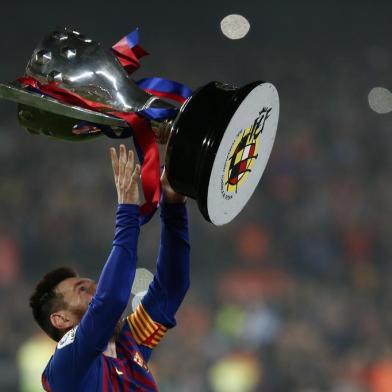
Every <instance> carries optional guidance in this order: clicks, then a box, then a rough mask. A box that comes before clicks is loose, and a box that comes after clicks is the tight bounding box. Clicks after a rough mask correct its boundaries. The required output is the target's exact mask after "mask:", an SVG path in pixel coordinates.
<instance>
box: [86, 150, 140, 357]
mask: <svg viewBox="0 0 392 392" xmlns="http://www.w3.org/2000/svg"><path fill="white" fill-rule="evenodd" d="M110 153H111V159H112V167H113V174H114V180H115V184H116V189H117V196H118V208H117V219H116V233H115V237H114V241H113V248H112V251H111V253H110V256H109V258H108V260H107V262H106V264H105V266H104V268H103V270H102V273H101V277H100V279H99V282H98V286H97V291H96V294H95V296H94V298H93V300H92V301H91V304H90V306H89V309H88V311H87V312H86V314H85V316H84V317H83V319H82V322H81V325H80V328H81V329H82V332H83V333H85V335H86V336H85V338H86V340H88V341H89V343H90V344H92V345H93V347H94V348H96V349H97V350H100V351H104V350H105V348H106V346H107V344H108V341H109V339H110V338H111V336H112V335H113V332H114V329H115V327H116V324H117V322H118V321H119V319H120V317H121V315H122V313H123V312H124V310H125V308H126V306H127V304H128V300H129V296H130V293H131V287H132V283H133V280H134V278H135V271H136V263H137V241H138V237H139V189H138V180H139V178H140V166H139V165H136V166H135V169H134V154H133V151H131V150H130V151H129V152H128V159H127V156H126V149H125V146H124V145H121V146H120V154H119V158H118V157H117V153H116V150H115V149H114V148H111V149H110ZM97 326H98V328H97Z"/></svg>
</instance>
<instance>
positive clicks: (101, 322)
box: [47, 204, 140, 390]
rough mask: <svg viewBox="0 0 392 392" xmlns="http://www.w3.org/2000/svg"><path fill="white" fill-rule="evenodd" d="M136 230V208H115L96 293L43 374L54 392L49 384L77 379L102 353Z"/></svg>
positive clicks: (133, 253) (123, 293)
mask: <svg viewBox="0 0 392 392" xmlns="http://www.w3.org/2000/svg"><path fill="white" fill-rule="evenodd" d="M139 230H140V229H139V207H138V206H136V205H125V204H122V205H119V206H118V209H117V216H116V233H115V237H114V241H113V248H112V251H111V253H110V255H109V258H108V260H107V262H106V264H105V266H104V268H103V270H102V273H101V276H100V279H99V282H98V285H97V291H96V294H95V296H94V297H93V299H92V301H91V303H90V305H89V307H88V310H87V311H86V313H85V314H84V316H83V318H82V320H81V322H80V324H79V325H78V326H77V327H75V328H73V329H72V330H71V331H69V332H68V333H67V334H65V335H64V337H63V338H62V339H61V341H60V342H59V343H58V345H57V349H56V352H55V354H54V355H53V357H52V360H51V362H50V366H49V368H48V372H47V375H48V381H49V383H50V385H51V387H52V388H53V389H54V390H56V389H55V388H54V385H52V384H53V383H54V384H56V383H60V384H59V385H63V384H61V383H62V382H65V383H68V382H71V380H73V379H78V378H81V377H82V376H83V374H84V373H85V372H86V371H87V370H88V369H89V367H90V366H91V363H92V361H93V360H94V359H96V358H97V356H98V355H99V354H101V353H102V352H103V351H105V349H106V347H107V344H108V342H109V340H110V338H111V337H112V335H113V333H114V330H115V327H116V325H117V322H118V321H119V320H120V318H121V315H122V313H123V311H124V310H125V308H126V306H127V303H128V300H129V297H130V293H131V287H132V283H133V280H134V277H135V270H136V263H137V241H138V236H139ZM61 390H62V389H61Z"/></svg>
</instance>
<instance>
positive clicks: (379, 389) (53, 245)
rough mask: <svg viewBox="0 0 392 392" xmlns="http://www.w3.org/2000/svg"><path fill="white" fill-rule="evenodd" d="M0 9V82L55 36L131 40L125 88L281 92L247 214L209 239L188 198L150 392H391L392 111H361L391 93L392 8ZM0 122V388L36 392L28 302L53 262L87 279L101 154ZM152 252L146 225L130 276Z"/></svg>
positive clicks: (105, 166)
mask: <svg viewBox="0 0 392 392" xmlns="http://www.w3.org/2000/svg"><path fill="white" fill-rule="evenodd" d="M1 11H2V12H1V24H0V37H1V38H0V53H1V54H2V56H1V65H0V79H1V80H2V81H10V80H13V79H15V78H17V77H18V76H21V75H23V73H24V67H25V65H26V63H27V61H28V59H29V58H30V56H31V53H32V51H33V49H34V47H35V45H36V43H37V42H39V41H40V39H41V38H42V36H43V35H44V34H46V33H47V32H48V31H49V30H52V29H53V28H55V27H56V26H70V27H73V28H75V29H77V30H80V31H81V32H83V33H85V34H86V35H89V36H91V37H93V38H94V39H96V40H98V41H101V42H102V44H103V45H104V46H106V47H110V46H111V45H112V44H114V43H115V42H117V41H118V40H119V39H120V38H121V37H122V36H124V35H125V34H127V33H128V32H130V31H132V30H133V29H134V28H135V27H139V28H140V35H141V44H142V45H143V46H144V47H145V48H146V49H147V50H148V51H149V52H150V53H151V55H150V56H148V57H146V58H144V59H142V66H141V68H140V69H139V70H138V71H137V72H136V73H135V74H134V77H135V78H136V79H138V78H142V77H145V76H162V77H166V78H169V79H174V80H178V81H180V82H183V83H185V84H187V85H189V86H190V87H191V88H193V89H194V88H197V87H199V86H201V85H203V84H205V83H207V82H209V81H211V80H221V81H228V82H232V83H235V84H238V85H242V84H245V83H247V82H250V81H253V80H258V79H263V80H267V81H270V82H272V83H273V84H274V85H275V86H276V87H277V89H278V91H279V94H280V99H281V118H280V123H279V127H278V134H277V139H276V142H275V146H274V149H273V154H272V157H271V160H270V162H269V163H268V166H267V169H266V172H265V174H264V176H263V178H262V181H261V183H260V185H259V187H258V189H257V190H256V192H255V194H254V195H253V197H252V199H251V200H250V202H249V204H248V205H247V206H246V208H245V210H244V211H243V212H242V213H241V215H240V216H239V217H238V218H237V219H236V220H235V221H233V222H232V223H230V224H229V225H227V226H224V227H220V228H218V227H213V226H212V225H210V224H208V223H207V222H205V221H204V220H203V219H202V217H201V215H200V214H199V212H198V210H197V206H196V204H195V203H194V202H193V201H190V202H189V203H188V205H189V215H190V225H191V239H192V286H191V290H190V292H189V294H188V297H187V299H186V301H185V303H184V305H183V307H182V308H181V311H180V312H179V315H178V327H177V328H176V330H174V331H172V332H170V333H169V335H168V336H167V337H166V338H165V339H164V341H163V342H162V343H161V347H160V348H159V349H158V350H157V352H156V353H155V355H154V357H153V364H152V368H153V371H154V373H155V374H156V376H157V380H158V384H159V386H160V390H161V391H164V392H166V391H167V392H177V391H181V392H182V391H184V392H193V391H195V392H198V391H213V392H215V391H217V392H221V391H222V392H223V391H225V392H247V391H249V392H251V391H263V392H264V391H268V392H269V391H271V392H276V391H277V392H280V391H282V392H283V391H285V392H287V391H295V392H297V391H303V392H305V391H307V392H309V391H330V392H367V391H372V392H373V391H374V392H387V391H388V392H390V391H392V341H391V336H392V335H391V328H392V316H391V310H390V304H391V299H392V294H391V290H392V284H391V279H390V275H391V270H392V268H391V263H390V258H391V254H392V246H391V241H390V239H391V232H392V231H391V230H392V228H391V216H392V214H391V212H392V211H391V197H392V187H391V181H390V180H391V143H392V137H391V132H392V129H391V124H392V113H389V114H386V115H378V114H376V113H374V112H373V111H372V110H371V109H370V107H369V104H368V100H367V97H368V93H369V91H370V90H371V89H372V88H373V87H376V86H383V87H385V88H390V89H392V49H391V47H392V38H391V37H392V24H391V22H390V21H391V16H392V3H391V2H388V1H340V2H339V1H325V2H321V1H309V2H293V1H289V0H287V1H282V0H277V1H271V2H267V1H264V2H262V1H241V2H238V1H232V0H230V1H215V2H207V1H197V2H196V1H195V2H185V1H170V2H161V1H160V2H158V1H149V2H147V1H139V2H136V1H133V2H132V1H112V2H108V1H105V2H104V1H83V2H81V1H78V2H76V1H67V2H53V1H36V2H32V1H31V2H30V1H29V2H28V1H15V2H3V3H2V7H1ZM232 13H236V14H241V15H243V16H245V17H246V18H247V19H248V20H249V22H250V25H251V29H250V32H249V34H248V35H247V36H246V37H245V38H244V39H241V40H237V41H232V40H229V39H227V38H226V37H225V36H224V35H223V34H222V33H221V31H220V27H219V23H220V21H221V19H222V18H223V17H224V16H226V15H228V14H232ZM0 114H1V116H0V132H1V134H0V311H1V313H0V314H1V317H0V390H1V391H17V390H23V391H33V390H34V391H35V390H37V389H33V388H34V387H33V380H38V379H39V373H40V371H41V369H42V365H40V364H39V362H40V361H39V359H40V358H39V357H40V356H39V355H38V353H40V352H41V353H42V352H43V351H45V350H44V347H46V342H45V341H44V340H40V339H42V337H41V336H39V335H37V328H36V327H35V325H34V322H33V320H32V317H31V315H30V311H29V309H28V297H29V294H30V292H31V290H32V289H33V286H34V284H35V283H36V281H37V280H38V279H39V278H40V277H41V275H42V274H43V273H45V272H46V271H47V270H49V269H51V268H53V267H55V266H58V265H62V264H70V265H72V266H74V267H76V268H78V269H79V271H80V273H81V274H82V275H87V276H91V277H94V278H97V277H98V276H99V272H100V269H101V267H102V265H103V263H104V262H105V260H106V256H107V254H108V252H109V249H110V244H111V239H112V233H113V222H114V211H115V203H116V197H115V190H114V186H113V184H112V178H111V168H110V162H109V155H108V147H109V146H110V145H112V144H113V142H112V141H110V140H108V139H103V138H102V139H99V140H97V141H93V142H89V143H80V144H72V143H67V142H60V141H53V140H50V139H48V138H44V137H38V136H30V135H28V134H27V133H26V132H25V131H24V130H23V129H21V127H20V126H19V125H18V123H17V120H16V108H15V105H14V104H12V103H8V102H1V104H0ZM158 241H159V221H158V219H156V218H155V219H154V220H153V221H152V222H151V223H150V224H148V225H147V226H145V227H144V228H143V234H142V237H141V240H140V249H139V260H140V261H139V263H140V266H143V267H146V268H148V269H150V270H151V271H153V268H154V262H155V257H156V253H157V247H158ZM37 346H38V347H40V348H41V350H38V351H37ZM51 349H52V348H51V347H49V348H48V350H49V352H50V350H51ZM45 360H46V359H45V358H42V361H45ZM40 366H41V367H40ZM23 380H27V382H25V381H23ZM226 383H227V384H226ZM38 390H39V389H38Z"/></svg>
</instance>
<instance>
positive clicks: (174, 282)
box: [142, 203, 190, 328]
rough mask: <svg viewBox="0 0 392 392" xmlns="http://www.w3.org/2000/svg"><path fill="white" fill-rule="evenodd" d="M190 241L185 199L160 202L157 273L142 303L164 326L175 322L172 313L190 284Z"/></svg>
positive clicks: (150, 314)
mask: <svg viewBox="0 0 392 392" xmlns="http://www.w3.org/2000/svg"><path fill="white" fill-rule="evenodd" d="M189 270H190V244H189V232H188V217H187V210H186V206H185V204H184V203H181V204H162V206H161V242H160V247H159V255H158V259H157V265H156V273H155V275H154V279H153V281H152V282H151V284H150V286H149V288H148V291H147V293H146V295H145V296H144V297H143V299H142V305H143V308H144V310H145V311H146V313H147V314H148V315H149V316H150V317H151V319H152V320H154V321H155V322H157V323H160V324H162V325H163V326H165V327H166V328H173V327H174V326H175V325H176V319H175V314H176V312H177V310H178V308H179V307H180V305H181V303H182V301H183V299H184V297H185V294H186V292H187V290H188V288H189V284H190V278H189Z"/></svg>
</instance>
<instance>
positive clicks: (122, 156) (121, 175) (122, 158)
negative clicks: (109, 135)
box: [118, 144, 127, 185]
mask: <svg viewBox="0 0 392 392" xmlns="http://www.w3.org/2000/svg"><path fill="white" fill-rule="evenodd" d="M126 164H127V151H126V149H125V145H124V144H120V158H119V170H118V176H119V182H120V185H121V183H122V182H123V180H124V173H125V165H126Z"/></svg>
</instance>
